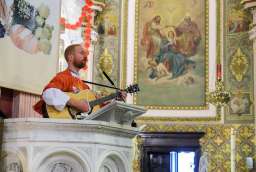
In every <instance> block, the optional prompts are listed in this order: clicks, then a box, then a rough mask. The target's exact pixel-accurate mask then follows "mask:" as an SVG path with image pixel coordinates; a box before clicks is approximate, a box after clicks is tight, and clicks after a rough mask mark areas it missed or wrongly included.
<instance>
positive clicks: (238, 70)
mask: <svg viewBox="0 0 256 172" xmlns="http://www.w3.org/2000/svg"><path fill="white" fill-rule="evenodd" d="M223 3H224V4H223V5H224V8H223V10H224V25H223V35H224V38H223V43H224V44H223V50H224V54H223V62H224V64H223V65H224V67H223V68H224V82H225V88H226V90H230V92H231V93H232V97H231V101H230V105H229V106H228V107H227V108H226V110H225V120H226V121H227V122H228V121H240V122H241V121H247V122H249V121H251V122H253V119H254V117H253V114H254V112H253V108H252V103H251V102H252V101H253V94H254V90H253V89H254V88H253V84H254V83H253V78H254V74H253V64H254V59H253V42H252V41H251V40H249V34H248V31H249V28H250V24H251V23H252V14H251V13H250V12H249V11H245V10H244V8H243V5H242V4H241V1H240V0H227V1H224V2H223Z"/></svg>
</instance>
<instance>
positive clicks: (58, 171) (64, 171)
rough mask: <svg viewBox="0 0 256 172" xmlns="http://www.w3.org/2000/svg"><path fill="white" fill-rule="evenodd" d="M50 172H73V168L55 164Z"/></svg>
mask: <svg viewBox="0 0 256 172" xmlns="http://www.w3.org/2000/svg"><path fill="white" fill-rule="evenodd" d="M51 172H73V168H72V167H71V166H70V165H68V164H66V163H55V164H54V165H53V167H52V168H51Z"/></svg>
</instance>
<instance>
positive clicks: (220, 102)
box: [207, 80, 231, 108]
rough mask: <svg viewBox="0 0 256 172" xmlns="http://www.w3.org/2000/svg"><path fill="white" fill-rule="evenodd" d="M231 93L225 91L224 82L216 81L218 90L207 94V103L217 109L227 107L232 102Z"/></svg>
mask: <svg viewBox="0 0 256 172" xmlns="http://www.w3.org/2000/svg"><path fill="white" fill-rule="evenodd" d="M230 97H231V93H230V92H228V91H225V89H224V83H223V81H222V80H217V81H216V90H215V91H213V92H210V93H208V94H207V101H208V102H209V103H211V104H213V105H215V106H216V107H217V108H221V107H222V106H226V105H227V104H228V102H229V101H230Z"/></svg>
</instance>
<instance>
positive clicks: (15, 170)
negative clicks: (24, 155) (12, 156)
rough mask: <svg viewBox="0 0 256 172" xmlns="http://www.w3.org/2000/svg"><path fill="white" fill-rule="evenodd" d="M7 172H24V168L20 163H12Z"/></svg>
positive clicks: (7, 167) (6, 169)
mask: <svg viewBox="0 0 256 172" xmlns="http://www.w3.org/2000/svg"><path fill="white" fill-rule="evenodd" d="M5 172H22V167H21V165H20V163H19V162H12V163H9V164H8V165H7V166H6V168H5Z"/></svg>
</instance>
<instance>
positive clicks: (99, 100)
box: [89, 92, 119, 107]
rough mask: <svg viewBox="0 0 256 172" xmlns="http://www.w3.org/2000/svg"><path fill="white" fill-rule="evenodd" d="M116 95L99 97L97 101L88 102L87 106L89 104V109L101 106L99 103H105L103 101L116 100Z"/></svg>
mask: <svg viewBox="0 0 256 172" xmlns="http://www.w3.org/2000/svg"><path fill="white" fill-rule="evenodd" d="M118 94H119V93H118V92H117V93H113V94H110V95H108V96H106V97H101V98H99V99H96V100H93V101H90V102H89V104H90V106H91V107H94V106H96V105H98V104H101V103H103V102H105V101H108V100H111V99H114V98H116V97H117V96H118Z"/></svg>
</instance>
